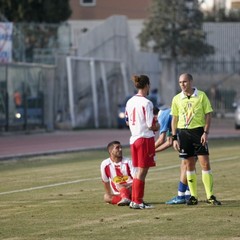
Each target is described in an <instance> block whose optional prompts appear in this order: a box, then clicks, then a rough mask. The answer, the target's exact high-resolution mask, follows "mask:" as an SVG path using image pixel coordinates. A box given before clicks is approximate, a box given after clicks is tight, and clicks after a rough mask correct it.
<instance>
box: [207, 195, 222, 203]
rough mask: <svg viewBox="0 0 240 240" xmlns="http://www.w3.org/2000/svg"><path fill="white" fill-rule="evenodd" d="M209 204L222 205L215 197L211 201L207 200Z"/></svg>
mask: <svg viewBox="0 0 240 240" xmlns="http://www.w3.org/2000/svg"><path fill="white" fill-rule="evenodd" d="M206 202H207V203H208V204H211V205H222V204H221V202H219V201H218V200H217V199H216V197H215V196H213V195H212V196H211V197H210V198H209V199H207V201H206Z"/></svg>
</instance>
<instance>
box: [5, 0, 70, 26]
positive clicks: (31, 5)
mask: <svg viewBox="0 0 240 240" xmlns="http://www.w3.org/2000/svg"><path fill="white" fill-rule="evenodd" d="M0 13H1V15H2V17H4V18H6V19H7V20H8V21H11V22H35V23H43V22H45V23H59V22H63V21H65V20H67V19H68V18H69V16H70V15H71V9H70V5H69V0H1V1H0Z"/></svg>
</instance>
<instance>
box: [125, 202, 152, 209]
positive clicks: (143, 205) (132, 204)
mask: <svg viewBox="0 0 240 240" xmlns="http://www.w3.org/2000/svg"><path fill="white" fill-rule="evenodd" d="M129 207H130V208H132V209H152V208H154V207H153V206H152V205H150V204H147V203H144V202H143V203H139V204H138V203H135V202H130V205H129Z"/></svg>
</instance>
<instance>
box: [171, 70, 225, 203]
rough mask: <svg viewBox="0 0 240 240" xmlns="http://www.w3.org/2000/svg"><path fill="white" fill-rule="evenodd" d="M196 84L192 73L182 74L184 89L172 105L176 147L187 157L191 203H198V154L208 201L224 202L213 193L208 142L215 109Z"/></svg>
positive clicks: (182, 155) (181, 85)
mask: <svg viewBox="0 0 240 240" xmlns="http://www.w3.org/2000/svg"><path fill="white" fill-rule="evenodd" d="M192 84H193V77H192V75H191V74H189V73H183V74H181V75H180V77H179V86H180V88H181V90H182V91H181V92H180V93H179V94H177V95H176V96H174V97H173V100H172V105H171V106H172V107H171V114H172V134H173V147H174V149H175V150H177V151H179V157H180V158H183V159H184V160H183V161H185V163H186V166H187V181H188V186H189V189H190V192H191V197H190V198H189V200H188V201H187V205H197V204H198V195H197V175H196V172H195V165H196V161H195V156H198V161H199V163H200V166H201V168H202V182H203V185H204V188H205V192H206V195H207V201H206V202H207V203H208V204H212V205H221V202H219V201H218V200H217V199H216V197H215V196H214V195H213V176H212V171H211V167H210V162H209V151H208V144H207V142H208V134H209V129H210V124H211V113H212V112H213V109H212V106H211V104H210V101H209V99H208V97H207V95H206V94H205V93H204V92H203V91H200V90H198V89H197V88H196V87H193V86H192ZM177 132H178V137H177Z"/></svg>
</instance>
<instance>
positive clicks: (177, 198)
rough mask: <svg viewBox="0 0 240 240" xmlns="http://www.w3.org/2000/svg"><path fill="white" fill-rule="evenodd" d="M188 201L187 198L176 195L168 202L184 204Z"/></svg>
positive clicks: (170, 203)
mask: <svg viewBox="0 0 240 240" xmlns="http://www.w3.org/2000/svg"><path fill="white" fill-rule="evenodd" d="M184 203H186V200H185V198H180V197H179V196H176V197H174V198H172V199H171V200H169V201H167V202H166V204H169V205H173V204H184Z"/></svg>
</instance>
